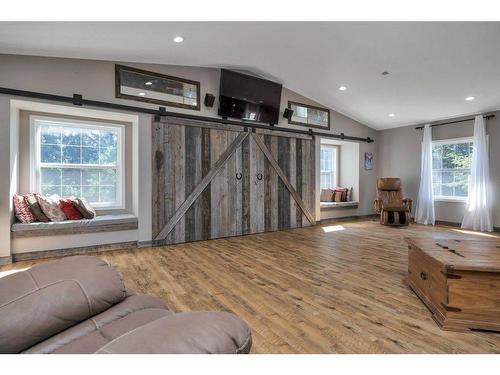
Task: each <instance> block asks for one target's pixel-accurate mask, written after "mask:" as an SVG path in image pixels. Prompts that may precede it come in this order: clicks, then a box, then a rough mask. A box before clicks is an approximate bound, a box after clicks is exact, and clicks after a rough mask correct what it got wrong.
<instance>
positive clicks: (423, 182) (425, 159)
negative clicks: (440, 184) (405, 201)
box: [415, 124, 435, 225]
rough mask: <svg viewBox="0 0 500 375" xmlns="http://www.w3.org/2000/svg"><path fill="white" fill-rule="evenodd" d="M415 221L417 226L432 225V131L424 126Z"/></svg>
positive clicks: (427, 126)
mask: <svg viewBox="0 0 500 375" xmlns="http://www.w3.org/2000/svg"><path fill="white" fill-rule="evenodd" d="M415 221H416V222H417V223H419V224H426V225H427V224H432V225H434V221H435V219H434V193H433V190H432V129H431V127H430V126H429V124H427V125H425V126H424V140H423V141H422V159H421V165H420V187H419V189H418V199H417V206H416V209H415Z"/></svg>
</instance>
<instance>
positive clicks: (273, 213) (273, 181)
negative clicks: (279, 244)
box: [264, 135, 279, 232]
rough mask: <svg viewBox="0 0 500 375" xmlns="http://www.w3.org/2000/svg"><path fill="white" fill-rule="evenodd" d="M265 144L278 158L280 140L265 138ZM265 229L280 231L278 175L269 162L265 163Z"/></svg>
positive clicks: (272, 137)
mask: <svg viewBox="0 0 500 375" xmlns="http://www.w3.org/2000/svg"><path fill="white" fill-rule="evenodd" d="M264 144H265V145H266V147H267V148H268V149H269V151H270V152H271V155H272V157H273V158H274V159H275V160H276V159H277V158H278V138H277V137H274V136H269V135H266V136H264ZM264 170H265V174H264V181H265V182H264V229H265V231H266V232H269V231H276V230H278V179H279V177H278V174H277V173H276V171H275V170H274V168H273V166H272V165H271V163H270V162H269V160H267V158H266V159H265V161H264Z"/></svg>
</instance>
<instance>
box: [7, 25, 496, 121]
mask: <svg viewBox="0 0 500 375" xmlns="http://www.w3.org/2000/svg"><path fill="white" fill-rule="evenodd" d="M176 35H182V36H184V37H185V41H184V43H181V44H176V43H173V41H172V38H173V37H174V36H176ZM0 53H8V54H27V55H42V56H59V57H73V58H86V59H99V60H117V61H130V62H148V63H163V64H175V65H192V66H207V67H221V66H222V67H232V68H235V69H247V70H250V71H253V72H255V73H256V74H260V75H262V76H265V77H268V78H271V79H274V80H277V81H280V82H281V83H283V84H284V85H285V86H286V87H288V88H289V89H291V90H293V91H296V92H298V93H300V94H302V95H304V96H307V97H309V98H311V99H314V100H316V101H317V102H319V103H321V104H323V105H325V106H328V107H330V108H332V109H334V110H336V111H338V112H341V113H343V114H346V115H347V116H349V117H352V118H353V119H356V120H358V121H360V122H361V123H364V124H366V125H368V126H371V127H373V128H376V129H386V128H392V127H398V126H404V125H410V124H416V123H422V122H425V121H434V120H439V119H444V118H450V117H456V116H461V115H469V114H473V113H479V112H486V111H492V110H498V109H500V23H498V22H492V23H486V22H485V23H472V22H470V23H454V22H438V23H425V22H417V23H388V22H378V23H376V22H360V23H352V22H348V23H342V22H322V23H308V22H302V23H295V22H294V23H280V22H271V23H254V22H248V23H221V22H212V23H195V22H186V23H175V22H166V23H110V22H105V23H2V24H0ZM383 71H388V72H390V74H389V75H387V76H382V75H381V72H383ZM341 85H345V86H347V91H344V92H341V91H339V90H338V87H339V86H341ZM0 86H1V82H0ZM470 95H472V96H475V97H476V100H474V101H472V102H466V101H465V100H464V99H465V97H467V96H470ZM389 113H395V117H392V118H390V117H388V114H389Z"/></svg>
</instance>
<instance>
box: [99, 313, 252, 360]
mask: <svg viewBox="0 0 500 375" xmlns="http://www.w3.org/2000/svg"><path fill="white" fill-rule="evenodd" d="M251 346H252V335H251V333H250V328H248V326H247V325H246V323H245V322H243V321H242V320H241V319H240V318H238V317H237V316H236V315H234V314H230V313H227V312H214V311H194V312H186V313H179V314H173V315H169V316H166V317H163V318H160V319H157V320H155V321H153V322H151V323H148V324H146V325H144V326H141V327H139V328H136V329H135V330H133V331H130V332H128V333H126V334H124V335H122V336H120V337H118V338H116V339H115V340H113V341H110V342H109V343H108V344H106V345H105V346H103V347H102V348H101V349H99V350H98V351H97V352H96V353H97V354H240V353H243V354H246V353H248V352H250V348H251Z"/></svg>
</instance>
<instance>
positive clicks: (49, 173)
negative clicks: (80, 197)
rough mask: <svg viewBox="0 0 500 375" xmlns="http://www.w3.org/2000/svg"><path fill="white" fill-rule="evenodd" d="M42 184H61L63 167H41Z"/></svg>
mask: <svg viewBox="0 0 500 375" xmlns="http://www.w3.org/2000/svg"><path fill="white" fill-rule="evenodd" d="M40 172H41V179H42V186H55V185H56V186H60V185H61V169H60V168H41V171H40Z"/></svg>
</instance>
